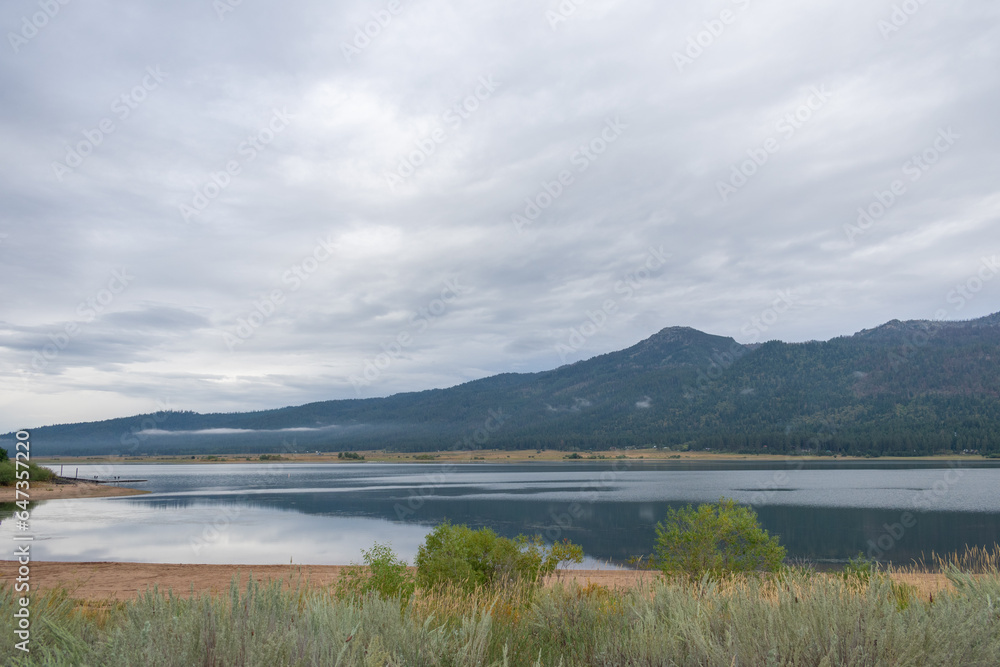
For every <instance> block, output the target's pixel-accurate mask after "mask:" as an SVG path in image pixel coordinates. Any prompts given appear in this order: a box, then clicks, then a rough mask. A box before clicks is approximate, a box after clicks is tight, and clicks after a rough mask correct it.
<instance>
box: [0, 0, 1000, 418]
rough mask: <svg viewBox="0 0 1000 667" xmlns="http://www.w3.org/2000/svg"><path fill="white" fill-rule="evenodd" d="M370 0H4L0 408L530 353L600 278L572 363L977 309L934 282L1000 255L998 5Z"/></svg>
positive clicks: (290, 384)
mask: <svg viewBox="0 0 1000 667" xmlns="http://www.w3.org/2000/svg"><path fill="white" fill-rule="evenodd" d="M896 4H898V3H896ZM385 6H386V4H385V3H363V2H359V1H351V2H346V3H338V4H337V5H336V6H330V5H329V4H328V3H320V2H310V1H307V0H302V1H300V2H294V3H290V4H288V3H286V4H283V5H279V4H270V5H261V4H259V3H258V4H253V3H241V4H240V5H238V6H235V7H233V11H232V12H226V13H224V14H223V16H222V20H220V17H219V16H218V15H217V13H216V10H215V9H213V4H212V3H209V2H203V1H198V2H195V1H194V0H182V1H180V2H175V3H167V4H164V3H149V2H140V3H132V4H130V5H129V6H128V7H127V8H123V7H122V6H121V5H119V4H117V3H110V2H95V3H87V4H86V5H79V6H77V5H76V4H75V3H71V4H69V5H65V6H60V7H61V8H60V10H59V13H58V14H57V15H55V16H53V17H52V18H51V19H49V21H48V22H47V25H45V26H44V27H41V28H39V29H38V30H37V34H33V35H32V36H30V38H29V37H25V36H24V35H22V34H21V33H22V30H23V23H22V19H23V18H24V17H28V20H29V21H30V20H31V16H32V15H34V14H35V13H37V12H38V11H39V10H38V6H37V4H36V3H33V2H27V1H22V2H11V3H7V4H5V5H4V6H3V8H0V26H2V27H3V28H4V31H3V32H4V33H5V34H6V35H7V38H6V43H5V44H4V45H3V47H4V48H0V91H2V92H0V96H2V98H3V103H2V104H0V151H2V152H3V155H4V156H5V157H6V158H7V159H6V160H4V161H2V162H0V201H3V203H4V205H3V209H2V214H0V261H2V265H3V267H4V279H3V281H0V303H3V310H2V312H0V318H2V321H3V322H4V324H2V325H0V369H2V371H3V373H4V376H5V377H9V378H11V379H12V381H11V382H8V383H5V386H4V388H3V389H0V404H2V405H3V406H4V407H3V410H0V417H2V419H0V422H2V423H0V430H5V429H9V428H15V427H20V426H24V425H35V424H43V423H54V422H62V421H80V420H85V419H97V418H104V417H112V416H120V415H122V414H128V413H130V412H138V411H149V410H155V409H158V408H157V402H158V401H169V402H170V404H171V405H172V406H173V407H175V408H177V409H193V410H199V411H216V410H239V409H256V408H265V407H277V406H280V405H288V404H294V403H302V402H307V401H313V400H323V399H330V398H352V397H355V396H358V395H362V396H375V395H384V394H388V393H392V392H395V391H404V390H416V389H424V388H429V387H441V386H448V385H452V384H455V383H458V382H462V381H466V380H469V379H474V378H477V377H482V376H485V375H489V374H492V373H496V372H501V371H507V370H514V371H536V370H542V369H547V368H551V367H553V366H556V365H558V364H560V363H562V362H563V361H564V359H563V358H561V356H560V353H559V352H558V351H557V347H556V346H557V345H558V344H559V343H560V342H563V341H565V340H566V339H567V338H568V336H569V335H570V332H571V330H572V329H573V328H574V327H578V326H579V325H580V323H582V322H585V321H587V320H588V318H589V317H590V316H591V314H594V313H596V311H597V310H600V309H602V308H604V306H605V305H606V304H607V303H608V302H609V300H610V301H612V302H613V305H614V313H611V314H609V316H608V317H607V319H606V322H605V323H604V324H603V325H602V326H601V327H600V328H599V330H598V331H597V332H596V333H595V334H594V335H593V336H592V337H590V338H588V339H587V340H586V341H585V343H584V345H582V346H580V347H579V349H576V350H575V351H574V353H573V355H570V356H569V357H567V358H566V359H565V361H574V360H576V359H579V358H584V357H588V356H592V355H596V354H600V353H603V352H607V351H609V350H612V349H621V348H624V347H627V346H629V345H631V344H633V343H635V342H636V341H638V340H640V339H642V338H645V337H647V336H649V335H651V334H652V333H654V332H655V331H657V330H659V329H661V328H663V327H666V326H673V325H689V326H693V327H696V328H699V329H702V330H706V331H709V332H712V333H717V334H721V335H730V336H734V337H735V338H737V340H740V341H741V342H751V339H752V338H753V337H754V336H759V337H763V338H783V339H786V340H808V339H826V338H830V337H832V336H836V335H840V334H845V333H851V332H854V331H857V330H860V329H862V328H865V327H871V326H874V325H876V324H879V323H881V322H883V321H886V320H889V319H892V318H900V319H912V318H929V317H932V316H933V315H934V313H935V312H937V311H939V310H942V309H943V310H945V311H946V312H947V316H948V317H950V318H954V319H966V318H969V317H975V316H979V315H983V314H986V313H989V312H991V311H993V310H996V307H995V305H994V304H995V303H996V298H997V290H998V289H1000V281H996V282H987V283H985V284H984V286H983V289H982V290H981V291H980V292H978V293H977V294H976V295H975V298H973V299H971V300H965V302H964V303H962V304H961V305H960V306H959V304H958V302H957V301H949V294H950V293H951V291H952V290H953V289H955V287H956V285H959V284H963V283H964V282H965V281H966V280H968V279H969V277H970V276H973V275H975V274H976V272H977V270H978V269H979V267H980V266H981V262H982V260H983V258H984V257H986V258H990V257H992V256H993V255H995V254H1000V247H998V246H1000V236H998V233H997V224H996V223H997V221H998V214H1000V193H998V191H997V185H996V168H995V159H996V155H997V153H998V148H1000V146H998V132H1000V129H998V126H997V124H996V122H995V118H994V117H995V110H996V108H997V106H998V104H997V103H998V91H1000V86H998V85H997V84H998V72H1000V67H998V66H997V65H998V50H1000V46H998V45H1000V39H998V37H1000V34H998V33H1000V28H998V26H1000V22H998V20H997V19H998V18H1000V9H998V8H997V7H996V6H995V3H990V2H987V1H986V0H969V1H964V2H958V3H951V4H933V3H927V4H925V5H920V9H919V11H917V12H916V13H915V14H913V15H912V16H907V17H906V20H905V24H901V25H899V26H898V28H899V29H898V30H894V29H890V28H887V27H886V26H891V28H895V27H897V26H894V25H892V23H891V21H892V18H893V6H894V3H893V2H889V1H888V0H886V1H884V2H882V1H880V2H874V3H871V2H869V3H865V2H861V1H860V0H851V1H850V2H846V3H845V2H832V1H828V0H823V1H821V2H814V3H809V4H808V5H804V6H803V5H801V4H795V3H790V2H780V3H759V2H756V0H750V1H744V0H740V1H739V2H735V1H730V0H715V1H714V2H712V3H708V4H676V3H655V2H651V1H644V2H629V3H625V2H615V1H613V0H589V1H588V2H586V3H581V4H580V5H579V6H578V8H577V9H576V11H575V12H573V13H572V14H570V15H568V16H566V17H565V19H566V20H565V21H558V22H556V23H555V24H554V27H553V24H550V21H551V16H549V17H547V15H546V12H549V11H558V10H559V6H560V3H558V2H556V1H555V0H550V1H548V2H543V3H529V2H521V3H518V2H514V3H510V2H506V3H501V2H492V1H487V2H484V3H477V4H475V5H474V6H469V7H464V6H463V7H456V6H453V5H451V4H448V3H444V2H440V1H438V0H422V1H420V2H416V1H413V2H409V1H406V0H403V1H402V2H401V5H400V6H401V10H400V11H399V12H398V14H396V15H393V16H392V17H391V21H389V22H388V24H387V25H385V26H384V27H379V28H378V29H376V28H373V27H372V26H371V25H369V26H367V27H368V29H369V31H370V32H372V33H373V34H374V33H377V34H374V36H372V37H371V38H370V43H368V44H366V45H364V46H363V47H359V46H356V45H355V40H356V39H359V42H357V44H363V43H364V39H360V38H357V33H356V29H360V30H362V31H363V30H364V29H365V27H366V23H369V22H370V21H371V20H372V12H377V11H379V10H380V9H381V8H384V7H385ZM724 10H725V11H729V12H731V15H727V16H731V18H732V21H731V22H729V23H726V24H724V26H723V28H722V29H721V32H720V28H719V24H717V23H713V22H714V21H716V20H717V19H720V16H721V13H722V12H723V11H724ZM383 18H384V17H383ZM896 20H897V22H900V23H902V19H900V18H899V16H898V15H897V16H896ZM383 22H385V21H383ZM706 22H709V24H708V26H706ZM880 22H882V23H880ZM886 22H889V23H886ZM712 29H714V30H715V32H716V33H718V34H716V35H713V34H711V32H710V30H712ZM27 32H28V33H30V32H31V31H30V30H28V31H27ZM10 33H13V34H15V35H17V36H19V38H15V39H14V42H13V44H12V42H11V38H10ZM25 34H27V33H25ZM699 40H700V42H701V46H700V47H691V46H690V45H691V44H692V43H694V44H698V43H699ZM22 42H23V43H22ZM345 44H346V45H354V48H355V49H356V51H357V52H356V53H355V52H351V50H350V49H347V50H348V52H350V53H349V55H351V58H350V60H348V58H346V57H345V48H344V45H345ZM15 47H16V50H15ZM699 48H700V52H699ZM688 49H691V50H690V51H688ZM691 54H696V55H693V56H692V55H691ZM678 55H680V56H682V58H681V62H683V58H688V59H690V62H686V63H683V66H681V67H679V66H678V62H679V61H678ZM484 80H487V81H492V82H493V84H491V87H492V90H489V91H487V90H486V89H485V88H482V85H483V83H482V82H483V81H484ZM477 90H478V91H479V94H478V96H477ZM816 90H822V91H825V92H826V93H828V94H824V95H822V96H821V97H820V98H818V97H816V96H815V91H816ZM470 100H471V101H470ZM810 104H811V106H810ZM456 105H458V108H457V110H456ZM803 109H805V111H803ZM276 114H277V115H276ZM789 114H791V120H789ZM796 114H799V115H798V116H796ZM282 119H284V120H282ZM615 119H617V120H618V123H619V124H621V125H622V126H624V127H623V128H622V129H621V131H620V133H619V135H618V136H616V137H615V138H614V141H609V140H607V139H605V138H603V137H602V132H603V131H604V128H606V127H607V123H608V122H609V121H610V122H612V123H613V122H615ZM102 128H103V129H102ZM949 130H950V131H951V133H953V134H955V135H957V138H955V139H954V142H953V145H951V146H949V149H948V150H947V151H946V152H940V151H939V154H938V155H936V156H935V155H934V154H933V152H931V151H932V150H933V149H934V145H935V143H934V142H935V141H936V138H937V137H939V136H940V135H939V133H940V132H941V131H945V132H947V131H949ZM769 140H771V143H768V142H769ZM767 146H770V147H771V148H776V150H773V151H771V152H768V151H767V149H766V147H767ZM761 151H764V153H763V155H764V156H766V161H763V163H762V164H759V165H758V164H756V163H755V162H753V160H754V156H757V159H758V161H762V160H763V158H762V157H761V155H762V153H761ZM74 152H75V153H76V155H78V156H79V157H78V158H76V157H74V156H73V154H74ZM83 153H86V155H83ZM925 154H926V155H927V156H929V157H934V158H935V160H934V164H926V165H924V166H926V167H927V168H926V169H923V167H917V170H918V171H913V164H911V163H912V161H913V159H914V156H917V157H918V158H920V157H921V156H923V155H925ZM68 158H69V160H70V161H69V162H67V159H68ZM748 160H749V161H750V162H749V163H748V162H747V161H748ZM401 162H403V163H405V164H404V168H403V169H402V170H401V169H400V165H401ZM54 163H62V165H63V166H62V167H56V166H54ZM418 163H419V164H418ZM407 164H408V165H409V167H410V168H411V170H412V174H410V175H407V176H405V177H401V178H402V182H401V183H400V182H395V183H394V185H393V187H390V186H389V181H390V180H392V179H391V178H390V177H389V175H390V174H393V173H396V174H397V175H398V174H399V173H403V172H407V171H408V170H407V168H406V165H407ZM907 164H910V168H909V169H907V166H906V165H907ZM734 168H735V169H736V173H737V175H736V176H735V181H734V180H733V179H734V172H733V170H734ZM741 169H742V170H743V171H744V172H752V175H750V176H745V175H744V178H745V181H743V180H742V179H741V178H740V177H739V175H738V174H739V172H740V170H741ZM560 175H563V176H564V177H565V176H567V175H568V176H569V179H567V180H568V181H569V182H568V183H565V184H563V183H559V179H560ZM894 181H899V182H900V184H901V187H902V188H903V192H902V194H899V195H894V199H893V201H892V203H891V205H888V206H887V207H886V210H885V212H884V214H882V215H880V216H878V217H877V219H873V220H872V223H871V224H868V225H867V227H866V228H864V229H860V232H861V233H858V231H859V230H857V229H855V230H854V231H853V232H852V231H851V227H852V226H855V227H856V226H857V221H858V218H859V211H858V209H859V208H861V209H862V210H865V209H868V208H869V207H870V206H871V205H872V204H873V202H877V201H878V197H879V196H880V193H885V192H887V191H889V192H891V188H892V184H893V183H894ZM720 182H722V183H726V184H728V185H729V186H730V187H731V188H733V189H734V191H732V192H729V191H727V190H726V188H725V187H724V188H722V189H723V191H726V192H727V193H728V194H727V196H726V197H725V198H724V197H723V196H721V195H720V185H719V184H720ZM882 196H883V197H884V194H883V195H882ZM724 199H725V201H724ZM201 204H204V206H203V207H201V208H200V210H199V208H198V207H199V206H200V205H201ZM182 205H184V206H187V207H189V208H190V210H195V211H196V212H195V213H193V214H188V215H185V214H184V213H183V212H182V209H181V206H182ZM532 206H535V207H537V216H534V219H533V220H530V224H527V225H522V226H521V229H520V231H518V229H517V227H516V225H515V221H512V216H514V215H521V216H525V215H526V214H527V213H534V209H532V208H531V207H532ZM875 210H878V209H877V207H876V209H875ZM661 247H662V249H663V251H665V253H667V254H669V259H668V260H667V261H666V262H664V263H663V264H662V266H658V267H657V268H656V269H655V270H649V271H648V275H646V274H645V273H642V274H637V273H636V271H637V269H638V268H639V267H641V266H642V265H643V264H644V262H646V261H647V257H648V255H649V252H650V248H654V249H659V248H661ZM116 271H118V272H121V271H125V272H126V275H128V276H132V277H133V278H132V279H130V280H128V284H127V285H121V284H116V283H114V276H115V273H114V272H116ZM640 278H641V279H640ZM449 279H450V280H458V281H459V282H460V284H462V285H464V286H466V289H464V290H462V293H461V294H455V295H449V298H448V299H447V301H444V300H443V299H442V290H443V289H444V287H445V285H446V282H445V281H447V280H449ZM623 284H624V285H625V287H623ZM119 287H121V288H122V289H117V288H119ZM113 288H114V289H113ZM789 294H791V295H794V297H789V301H790V304H789V305H788V307H787V308H785V309H784V310H783V311H782V312H781V315H780V317H779V318H778V320H777V321H776V322H775V323H774V324H773V325H770V326H769V327H768V328H767V330H766V331H758V330H756V329H754V326H755V325H753V324H752V323H753V322H754V318H760V317H761V315H762V313H765V312H766V311H767V309H769V308H772V304H774V302H775V301H776V300H778V299H781V298H783V297H782V295H786V297H787V295H789ZM452 296H453V297H454V298H451V297H452ZM439 302H440V303H439ZM81 304H82V305H81ZM88 304H89V305H88ZM97 306H100V309H99V310H98V308H97ZM241 322H242V323H245V324H241ZM74 326H75V327H76V328H75V329H74V332H73V333H72V334H68V333H67V330H68V327H74ZM241 327H242V329H241ZM751 331H757V333H754V334H753V335H750V334H748V333H747V332H751ZM241 333H244V334H247V335H246V336H242V335H241ZM64 336H65V337H66V340H65V345H62V346H60V342H62V341H63V337H64ZM401 336H403V337H404V338H403V340H406V341H407V342H406V343H405V344H402V343H400V342H399V341H400V337H401ZM53 338H54V339H55V341H54V340H53ZM234 340H235V341H237V342H235V343H234V342H233V341H234ZM394 345H398V347H399V351H398V353H396V354H394V355H393V356H392V359H391V363H389V364H388V365H387V366H386V367H385V368H380V369H378V370H379V372H378V373H377V376H376V377H374V378H373V379H372V380H371V381H370V382H368V383H367V384H363V385H359V384H358V382H356V380H357V378H359V377H361V378H364V375H363V374H364V372H365V368H366V364H368V363H374V361H375V360H376V359H377V358H378V355H380V354H388V352H386V350H394V349H395V348H394ZM46 346H55V347H54V348H48V350H47V348H46ZM36 354H40V355H42V358H43V360H44V361H45V362H47V363H45V364H39V363H33V361H37V357H36V356H35V355H36ZM48 357H51V358H48ZM39 366H41V368H39ZM369 375H372V374H371V373H369ZM352 377H353V378H354V379H355V381H354V382H352ZM639 407H641V406H639ZM15 420H18V421H17V422H16V423H15Z"/></svg>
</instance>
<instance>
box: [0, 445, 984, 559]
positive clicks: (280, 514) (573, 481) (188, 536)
mask: <svg viewBox="0 0 1000 667" xmlns="http://www.w3.org/2000/svg"><path fill="white" fill-rule="evenodd" d="M85 468H86V467H85V466H81V476H83V475H85V474H86V471H85ZM118 470H121V471H124V472H116V473H114V474H122V475H123V476H125V475H128V476H129V477H132V478H135V477H141V478H144V479H148V480H149V482H148V484H146V485H145V486H147V487H148V488H150V490H152V491H154V493H153V494H151V495H148V496H134V497H127V498H115V499H85V500H59V501H49V502H43V503H40V504H39V505H38V506H37V507H34V508H33V509H32V529H33V531H34V532H35V534H36V542H35V547H34V550H35V557H36V558H38V559H40V560H72V561H87V560H116V561H145V562H176V563H197V562H204V563H230V562H231V563H247V564H256V563H284V562H289V561H290V560H291V561H293V562H296V563H317V564H320V563H348V562H351V561H357V560H359V559H360V557H361V550H362V549H365V548H368V547H369V546H370V545H371V544H372V543H374V542H376V541H378V542H383V543H385V542H391V543H392V545H393V548H394V549H395V550H396V551H397V552H398V553H399V554H400V555H401V556H403V557H404V558H407V559H412V558H413V556H414V555H415V554H416V550H417V546H419V544H420V543H422V541H423V539H424V536H425V535H426V533H427V532H429V530H430V529H431V528H432V527H433V526H434V525H436V524H437V523H439V522H441V521H445V520H449V521H452V522H454V523H465V524H468V525H470V526H473V527H481V526H489V527H491V528H493V529H494V530H496V531H497V532H498V533H500V534H501V535H506V536H513V535H516V534H518V533H529V534H536V533H537V534H541V535H543V536H545V537H546V538H548V539H550V540H554V539H562V538H568V539H570V540H572V541H574V542H577V543H579V544H581V545H582V546H583V548H584V551H585V552H586V553H587V554H588V557H589V558H590V559H591V560H589V561H588V563H587V565H588V566H591V567H593V566H595V565H596V561H612V562H617V563H621V562H624V561H625V560H626V559H628V558H630V557H632V556H637V555H643V554H649V553H650V551H651V550H652V547H653V540H654V531H653V527H654V525H655V523H656V522H657V521H658V520H660V519H661V518H662V517H663V516H664V515H665V514H666V511H667V509H668V508H669V507H677V506H680V505H683V504H685V503H688V502H703V501H712V500H717V499H718V498H719V497H721V496H730V497H735V498H736V499H737V500H740V501H741V502H749V503H753V504H754V507H755V509H756V510H757V512H758V514H759V516H760V519H761V523H762V524H763V525H764V527H765V528H767V529H768V530H769V531H771V532H772V533H774V534H777V535H779V536H780V538H781V540H782V543H783V544H784V545H785V546H786V547H787V548H788V552H789V556H791V557H795V558H805V559H809V560H815V561H821V562H822V561H842V560H845V559H847V558H849V557H851V556H854V555H856V554H857V553H858V552H859V551H862V552H866V553H870V554H871V555H873V556H876V557H880V558H881V559H883V560H892V561H894V562H897V563H899V562H907V561H909V560H911V559H918V558H920V557H921V556H922V555H924V556H929V554H930V552H931V551H936V552H938V553H942V552H950V551H956V550H961V549H963V548H964V547H965V546H966V545H977V546H992V545H993V544H994V543H995V542H998V541H1000V498H998V496H997V494H996V493H995V491H994V489H995V488H996V486H997V482H1000V469H998V468H997V467H995V466H993V467H991V466H981V467H976V468H971V467H970V468H966V469H962V470H961V471H958V472H956V471H955V470H953V469H949V468H947V467H941V465H940V464H938V465H937V466H936V467H935V466H929V465H926V464H922V465H915V466H909V467H907V466H903V465H898V464H897V465H891V466H872V465H871V464H869V466H868V467H861V466H857V465H851V466H843V465H841V466H830V465H828V464H827V465H821V466H814V467H805V468H803V469H801V470H795V469H793V470H788V469H786V468H779V469H775V467H774V466H772V467H771V468H766V467H765V468H762V467H760V466H759V465H751V466H744V467H739V466H737V467H735V468H734V467H732V466H731V465H730V466H728V467H722V466H701V467H700V468H699V467H693V466H691V465H688V466H686V467H684V468H678V467H676V466H672V467H656V466H643V467H641V466H634V467H633V468H632V469H628V470H617V471H615V470H612V469H611V468H610V466H609V465H607V464H605V465H600V466H581V465H580V464H573V465H554V466H541V467H540V466H523V465H486V466H481V465H480V466H462V467H458V468H457V469H455V470H451V471H448V472H447V474H441V473H442V468H441V467H440V466H427V467H417V466H411V465H394V466H390V465H370V464H365V465H357V466H343V465H302V466H300V465H279V466H273V465H272V466H266V467H265V466H260V465H239V464H237V465H219V466H128V467H125V466H121V467H119V468H118ZM949 475H950V476H949ZM949 480H950V482H949ZM3 511H4V509H3V508H2V507H0V512H3ZM9 523H10V522H8V521H4V522H3V525H0V539H3V536H4V535H5V534H11V535H12V534H13V527H12V526H10V525H9Z"/></svg>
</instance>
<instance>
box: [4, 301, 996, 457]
mask: <svg viewBox="0 0 1000 667" xmlns="http://www.w3.org/2000/svg"><path fill="white" fill-rule="evenodd" d="M998 362H1000V314H996V315H991V316H989V317H986V318H982V319H979V320H973V321H969V322H930V321H911V322H899V321H892V322H889V323H887V324H884V325H882V326H880V327H877V328H875V329H870V330H865V331H862V332H859V333H857V334H855V335H853V336H845V337H841V338H835V339H833V340H830V341H827V342H809V343H783V342H779V341H771V342H768V343H764V344H762V345H755V346H743V345H740V344H738V343H737V342H736V341H734V340H732V339H731V338H723V337H719V336H712V335H709V334H706V333H702V332H700V331H696V330H694V329H689V328H679V327H674V328H669V329H664V330H663V331H661V332H659V333H657V334H655V335H654V336H652V337H650V338H649V339H647V340H644V341H642V342H641V343H639V344H637V345H635V346H633V347H630V348H628V349H626V350H622V351H620V352H612V353H609V354H605V355H601V356H598V357H595V358H593V359H589V360H586V361H581V362H577V363H575V364H571V365H567V366H563V367H560V368H557V369H555V370H552V371H547V372H542V373H533V374H503V375H498V376H494V377H490V378H485V379H482V380H477V381H474V382H469V383H466V384H462V385H459V386H456V387H451V388H448V389H439V390H431V391H423V392H415V393H406V394H397V395H395V396H390V397H387V398H379V399H364V400H339V401H325V402H321V403H312V404H308V405H303V406H299V407H290V408H282V409H277V410H268V411H260V412H250V413H234V414H208V415H202V414H197V413H193V412H167V413H160V414H156V415H139V416H135V417H128V418H123V419H116V420H110V421H104V422H95V423H88V424H71V425H61V426H50V427H45V428H37V429H34V430H33V433H32V435H33V437H32V440H33V443H34V444H35V449H36V451H37V452H38V454H42V455H43V454H57V453H118V454H123V455H128V454H138V453H143V454H146V453H152V452H159V453H168V452H169V453H206V452H209V451H211V452H226V451H245V452H254V451H262V452H263V451H278V450H280V449H281V448H282V447H285V448H286V449H287V448H292V447H294V448H295V449H297V450H299V451H303V450H314V449H318V450H357V449H365V448H389V449H399V450H411V451H416V450H435V449H446V448H449V447H453V446H456V445H457V444H458V443H462V444H461V446H462V447H463V448H471V447H476V446H483V447H490V448H510V449H514V448H536V447H554V448H559V449H581V450H586V449H595V448H608V447H628V446H635V447H640V446H648V445H657V446H667V447H673V448H678V449H693V450H703V449H712V450H727V451H737V452H770V453H786V452H789V453H791V452H803V451H810V452H813V453H823V454H825V453H827V452H829V453H831V454H836V453H841V454H854V455H878V454H893V455H919V454H931V453H940V452H956V451H962V450H978V451H980V452H981V453H997V452H1000V364H998ZM287 429H293V430H287ZM11 438H12V436H10V435H8V436H5V438H4V439H5V440H6V441H7V445H8V446H9V443H10V441H11Z"/></svg>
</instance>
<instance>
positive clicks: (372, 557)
mask: <svg viewBox="0 0 1000 667" xmlns="http://www.w3.org/2000/svg"><path fill="white" fill-rule="evenodd" d="M361 553H362V555H363V556H364V560H365V564H364V565H363V566H362V565H353V566H350V567H347V568H345V569H344V571H343V573H342V574H341V576H340V579H339V580H338V581H337V588H336V592H337V596H338V597H340V598H362V597H365V596H368V595H376V596H378V597H383V598H399V599H400V600H401V601H403V602H406V601H408V600H409V599H410V598H411V597H413V591H414V589H415V588H416V583H415V582H414V580H413V575H412V574H411V573H410V570H409V568H408V567H407V565H406V561H404V560H401V559H400V558H398V557H397V556H396V554H395V553H394V552H393V551H392V549H391V548H390V547H389V546H387V545H384V544H378V543H377V542H376V543H375V545H373V546H372V548H371V549H369V550H368V551H362V552H361Z"/></svg>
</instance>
